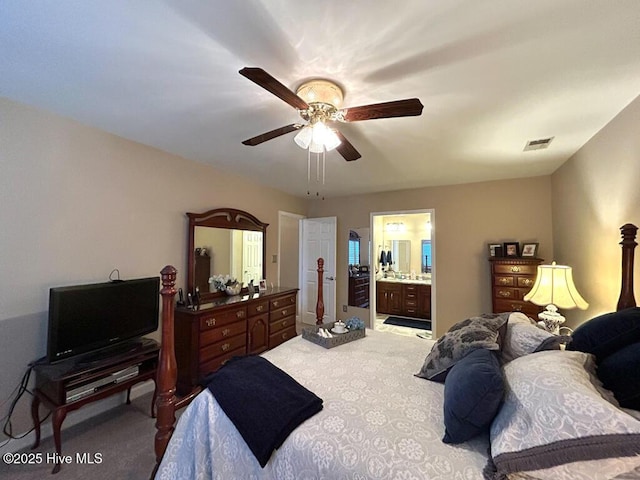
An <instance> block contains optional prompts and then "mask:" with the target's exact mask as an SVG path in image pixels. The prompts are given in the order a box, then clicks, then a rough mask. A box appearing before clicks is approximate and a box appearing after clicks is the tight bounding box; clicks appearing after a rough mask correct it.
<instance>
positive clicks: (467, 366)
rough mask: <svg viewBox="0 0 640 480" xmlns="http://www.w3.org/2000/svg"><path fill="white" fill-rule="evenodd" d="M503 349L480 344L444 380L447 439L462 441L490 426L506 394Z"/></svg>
mask: <svg viewBox="0 0 640 480" xmlns="http://www.w3.org/2000/svg"><path fill="white" fill-rule="evenodd" d="M498 354H499V352H494V351H491V350H486V349H484V348H479V349H477V350H474V351H473V352H471V353H469V354H467V355H466V356H465V357H464V358H462V359H461V360H460V361H459V362H458V363H456V364H455V365H454V366H453V368H452V369H451V371H449V374H448V375H447V378H446V379H445V381H444V426H445V433H444V438H443V439H442V441H443V442H444V443H462V442H466V441H467V440H470V439H471V438H473V437H475V436H476V435H478V434H480V433H482V432H484V431H486V430H488V428H489V426H490V425H491V422H492V421H493V418H494V417H495V416H496V414H497V413H498V410H499V409H500V405H501V403H502V398H503V396H504V389H505V386H504V379H503V377H502V369H501V368H500V361H499V360H498Z"/></svg>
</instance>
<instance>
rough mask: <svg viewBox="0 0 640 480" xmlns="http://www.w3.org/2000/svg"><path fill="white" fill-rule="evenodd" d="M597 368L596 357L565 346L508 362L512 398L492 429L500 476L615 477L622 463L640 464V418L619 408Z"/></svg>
mask: <svg viewBox="0 0 640 480" xmlns="http://www.w3.org/2000/svg"><path fill="white" fill-rule="evenodd" d="M595 368H596V367H595V358H594V357H593V355H591V354H587V353H582V352H570V351H564V350H550V351H546V352H539V353H536V354H535V355H525V356H523V357H520V358H516V359H515V360H513V361H512V362H509V363H508V364H506V365H505V366H504V374H505V382H506V393H505V399H504V404H503V406H502V408H501V409H500V411H499V412H498V415H497V416H496V418H495V419H494V421H493V423H492V425H491V433H490V436H491V455H492V459H493V463H494V465H495V467H496V470H497V472H496V474H495V478H502V477H501V475H504V476H506V475H512V474H515V473H520V474H528V475H531V476H533V477H534V478H541V479H549V480H562V479H567V480H569V479H571V480H576V479H581V478H589V479H592V478H597V479H611V478H614V477H615V476H616V475H618V474H619V473H620V472H618V473H614V472H615V469H612V468H611V465H610V464H611V463H616V462H619V463H620V465H621V467H620V468H621V469H622V472H624V473H629V472H633V471H634V469H636V468H638V469H640V421H638V420H637V419H636V418H634V417H632V416H631V415H629V414H628V413H627V412H625V411H624V410H622V409H620V408H618V405H617V402H616V401H615V399H614V397H613V395H612V394H611V392H609V391H608V390H605V389H604V388H602V384H601V383H600V381H599V380H598V379H597V377H596V376H595ZM610 459H616V461H615V462H609V460H610ZM593 460H598V461H596V462H592V461H593ZM581 472H583V473H584V475H586V476H584V477H583V476H580V475H582V474H583V473H581ZM632 475H633V474H632ZM621 478H624V477H622V476H621Z"/></svg>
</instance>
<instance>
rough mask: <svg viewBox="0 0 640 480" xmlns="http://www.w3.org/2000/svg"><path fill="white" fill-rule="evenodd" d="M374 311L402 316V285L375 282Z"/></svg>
mask: <svg viewBox="0 0 640 480" xmlns="http://www.w3.org/2000/svg"><path fill="white" fill-rule="evenodd" d="M376 311H377V312H379V313H388V314H391V315H402V285H401V284H400V283H392V282H376Z"/></svg>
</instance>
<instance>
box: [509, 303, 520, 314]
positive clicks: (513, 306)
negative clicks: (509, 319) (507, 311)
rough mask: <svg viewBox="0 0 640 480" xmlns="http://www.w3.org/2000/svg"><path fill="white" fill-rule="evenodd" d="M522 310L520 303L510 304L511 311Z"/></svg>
mask: <svg viewBox="0 0 640 480" xmlns="http://www.w3.org/2000/svg"><path fill="white" fill-rule="evenodd" d="M521 310H522V305H513V304H511V311H512V312H519V311H521Z"/></svg>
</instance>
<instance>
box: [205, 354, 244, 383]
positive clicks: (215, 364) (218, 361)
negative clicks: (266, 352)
mask: <svg viewBox="0 0 640 480" xmlns="http://www.w3.org/2000/svg"><path fill="white" fill-rule="evenodd" d="M246 354H247V347H244V346H243V347H242V348H238V349H237V350H233V351H231V352H227V353H226V354H224V355H220V356H219V357H215V358H213V359H211V360H209V361H207V362H203V363H201V364H200V366H199V368H198V378H199V379H200V380H202V378H203V377H205V376H207V375H209V374H210V373H211V372H215V371H216V370H218V369H219V368H220V367H221V366H222V365H224V364H225V363H227V362H228V361H229V360H231V358H233V357H237V356H242V355H246Z"/></svg>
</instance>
